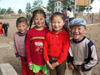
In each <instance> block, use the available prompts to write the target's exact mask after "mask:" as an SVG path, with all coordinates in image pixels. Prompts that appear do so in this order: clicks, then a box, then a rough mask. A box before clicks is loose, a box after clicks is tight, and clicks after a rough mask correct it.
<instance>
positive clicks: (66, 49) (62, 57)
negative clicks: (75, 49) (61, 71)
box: [57, 35, 70, 64]
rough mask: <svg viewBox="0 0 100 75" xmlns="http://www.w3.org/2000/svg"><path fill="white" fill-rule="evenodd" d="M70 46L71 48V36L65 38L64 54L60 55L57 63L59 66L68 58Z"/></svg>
mask: <svg viewBox="0 0 100 75" xmlns="http://www.w3.org/2000/svg"><path fill="white" fill-rule="evenodd" d="M69 46H70V37H69V35H67V37H64V40H63V50H62V52H61V54H60V56H59V58H58V60H57V62H58V63H59V64H61V63H62V62H63V61H65V59H66V58H67V56H68V50H69Z"/></svg>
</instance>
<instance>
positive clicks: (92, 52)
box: [81, 41, 98, 70]
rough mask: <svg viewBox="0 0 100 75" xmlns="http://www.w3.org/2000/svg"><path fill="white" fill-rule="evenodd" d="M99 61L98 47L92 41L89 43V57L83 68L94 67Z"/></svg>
mask: <svg viewBox="0 0 100 75" xmlns="http://www.w3.org/2000/svg"><path fill="white" fill-rule="evenodd" d="M97 63H98V58H97V53H96V48H95V46H94V44H93V43H92V41H90V42H89V44H88V58H87V59H86V63H84V64H83V65H81V67H82V70H88V69H91V68H92V67H94V66H95V65H96V64H97Z"/></svg>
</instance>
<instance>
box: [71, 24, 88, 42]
mask: <svg viewBox="0 0 100 75" xmlns="http://www.w3.org/2000/svg"><path fill="white" fill-rule="evenodd" d="M86 30H87V29H86V28H85V27H84V26H79V25H75V26H72V27H71V35H72V37H73V38H74V40H76V41H81V40H82V39H83V35H84V33H86Z"/></svg>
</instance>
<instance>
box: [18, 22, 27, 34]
mask: <svg viewBox="0 0 100 75" xmlns="http://www.w3.org/2000/svg"><path fill="white" fill-rule="evenodd" d="M16 26H17V29H18V31H19V32H20V33H21V34H25V33H26V31H27V28H28V24H26V22H21V23H18V24H17V25H16Z"/></svg>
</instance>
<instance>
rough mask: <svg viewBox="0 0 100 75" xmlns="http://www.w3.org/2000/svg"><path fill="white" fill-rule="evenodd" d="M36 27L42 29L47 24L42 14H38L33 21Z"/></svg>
mask: <svg viewBox="0 0 100 75" xmlns="http://www.w3.org/2000/svg"><path fill="white" fill-rule="evenodd" d="M33 21H34V23H35V25H36V27H37V28H41V27H43V25H44V23H45V18H44V16H43V14H41V13H37V14H36V15H35V17H34V19H33Z"/></svg>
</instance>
